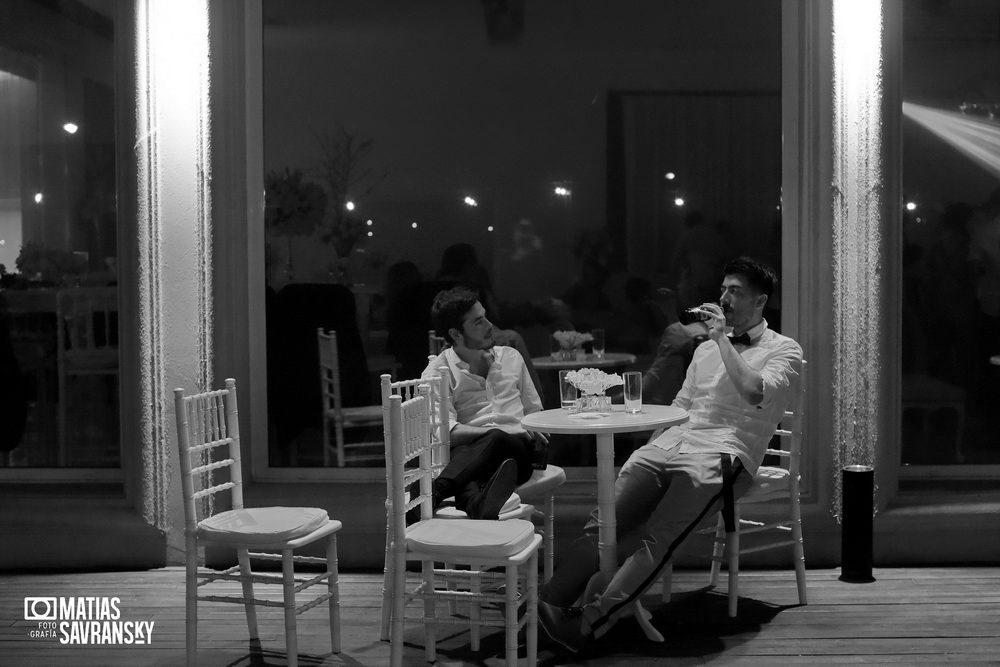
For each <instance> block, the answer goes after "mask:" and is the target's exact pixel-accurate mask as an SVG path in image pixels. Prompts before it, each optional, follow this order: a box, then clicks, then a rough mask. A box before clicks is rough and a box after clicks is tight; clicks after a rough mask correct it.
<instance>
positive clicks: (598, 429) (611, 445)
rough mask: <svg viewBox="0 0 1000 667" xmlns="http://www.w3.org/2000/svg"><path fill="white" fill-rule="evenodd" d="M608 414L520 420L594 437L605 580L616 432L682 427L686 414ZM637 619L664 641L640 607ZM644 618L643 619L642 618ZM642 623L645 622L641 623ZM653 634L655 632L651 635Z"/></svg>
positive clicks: (613, 549)
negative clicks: (649, 623) (679, 425)
mask: <svg viewBox="0 0 1000 667" xmlns="http://www.w3.org/2000/svg"><path fill="white" fill-rule="evenodd" d="M611 408H612V410H611V412H610V413H600V415H597V414H596V413H592V414H591V415H587V414H577V413H573V412H570V411H569V410H564V409H562V408H557V409H555V410H542V411H541V412H533V413H532V414H530V415H527V416H526V417H524V418H523V419H521V426H523V427H524V428H525V430H528V431H538V432H541V433H568V434H591V433H592V434H594V435H595V436H597V530H598V543H597V544H598V557H599V558H600V567H601V574H602V575H604V581H606V582H607V581H611V578H612V577H613V576H614V573H615V571H616V570H617V569H618V557H617V554H618V535H617V521H616V518H615V440H614V438H615V433H634V432H636V431H652V430H655V429H658V428H666V427H669V426H675V425H676V424H683V423H684V422H686V421H687V420H688V413H687V411H685V410H682V409H681V408H675V407H672V406H669V405H643V406H642V412H639V413H637V414H629V413H627V412H625V406H624V405H612V406H611ZM637 611H638V612H639V613H638V614H637V618H638V620H639V622H640V624H642V625H643V630H645V631H646V634H647V636H649V637H650V639H657V638H658V639H657V640H658V641H663V638H662V636H661V635H659V633H656V631H655V630H654V629H652V627H651V626H649V627H648V628H647V626H648V616H645V612H643V611H642V610H641V608H639V609H637ZM644 616H645V618H644ZM644 621H645V623H644ZM651 632H652V633H656V634H655V635H654V634H651Z"/></svg>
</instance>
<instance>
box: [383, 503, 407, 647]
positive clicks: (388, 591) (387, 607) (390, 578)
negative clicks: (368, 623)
mask: <svg viewBox="0 0 1000 667" xmlns="http://www.w3.org/2000/svg"><path fill="white" fill-rule="evenodd" d="M389 531H390V527H389V525H388V521H387V522H386V527H385V565H384V566H383V568H382V626H381V630H380V631H379V639H380V640H382V641H384V642H385V641H389V639H390V636H391V635H390V631H389V623H390V622H391V621H392V610H393V608H394V605H393V596H392V591H393V588H392V587H393V582H394V581H395V576H394V572H393V563H392V552H391V551H390V550H389V547H390V544H389V540H390V537H389ZM404 592H405V591H404Z"/></svg>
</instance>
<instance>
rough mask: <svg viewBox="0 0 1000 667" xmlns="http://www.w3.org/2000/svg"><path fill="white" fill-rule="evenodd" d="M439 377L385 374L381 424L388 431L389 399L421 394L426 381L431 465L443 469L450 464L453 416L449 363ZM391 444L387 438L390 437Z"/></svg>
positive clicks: (440, 369) (439, 371)
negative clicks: (400, 377)
mask: <svg viewBox="0 0 1000 667" xmlns="http://www.w3.org/2000/svg"><path fill="white" fill-rule="evenodd" d="M437 371H438V374H437V377H434V378H429V379H415V380H397V381H396V382H393V381H392V377H391V376H390V375H388V374H383V375H382V376H380V377H381V380H382V425H383V428H385V429H386V432H388V428H389V423H388V418H389V412H388V411H389V399H390V398H391V397H392V396H401V397H402V398H403V400H404V401H405V400H409V399H411V398H413V397H414V396H416V395H417V394H418V390H419V388H420V386H421V385H427V387H428V391H429V398H430V403H431V407H430V420H431V445H432V454H431V465H432V466H434V467H435V468H436V469H438V470H440V469H441V468H443V467H444V466H446V465H447V464H448V461H449V460H450V458H451V457H450V454H451V420H450V419H449V417H448V401H449V398H450V391H451V384H450V383H449V382H448V377H449V376H448V367H447V366H440V367H439V368H438V369H437ZM387 444H388V441H387Z"/></svg>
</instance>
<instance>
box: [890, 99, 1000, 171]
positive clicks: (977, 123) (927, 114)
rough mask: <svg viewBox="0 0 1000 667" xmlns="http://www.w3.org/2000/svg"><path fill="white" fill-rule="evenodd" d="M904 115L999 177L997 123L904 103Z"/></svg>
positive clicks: (998, 130)
mask: <svg viewBox="0 0 1000 667" xmlns="http://www.w3.org/2000/svg"><path fill="white" fill-rule="evenodd" d="M903 115H904V116H906V117H907V118H909V119H911V120H913V121H914V122H916V123H917V124H918V125H920V126H921V127H923V128H924V129H926V130H928V131H929V132H930V133H931V134H933V135H934V136H936V137H938V138H940V139H941V140H942V141H944V142H945V143H947V144H948V145H949V146H951V147H953V148H955V149H956V150H957V151H959V152H960V153H961V154H962V155H965V156H966V157H968V158H970V159H971V160H972V161H973V162H975V163H976V164H978V165H979V166H981V167H982V168H984V169H986V170H987V171H988V172H990V173H991V174H993V175H994V176H1000V124H998V123H997V122H996V121H990V120H986V119H982V118H976V117H970V116H966V115H965V114H962V113H959V112H957V111H943V110H941V109H933V108H931V107H927V106H923V105H920V104H913V103H912V102H903Z"/></svg>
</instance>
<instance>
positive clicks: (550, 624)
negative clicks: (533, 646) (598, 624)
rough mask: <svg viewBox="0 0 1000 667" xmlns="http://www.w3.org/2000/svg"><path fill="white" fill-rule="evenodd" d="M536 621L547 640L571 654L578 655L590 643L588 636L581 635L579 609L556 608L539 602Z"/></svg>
mask: <svg viewBox="0 0 1000 667" xmlns="http://www.w3.org/2000/svg"><path fill="white" fill-rule="evenodd" d="M538 621H539V623H540V624H541V626H542V629H543V630H545V634H547V635H548V636H549V639H551V640H552V641H554V642H556V643H558V644H560V645H561V646H563V647H564V648H566V649H567V650H569V651H571V652H573V653H579V652H580V649H582V648H583V647H584V646H586V645H587V643H588V642H589V641H590V636H589V635H585V634H583V629H582V625H583V609H582V608H581V607H557V606H556V605H554V604H549V603H548V602H544V601H542V600H539V601H538Z"/></svg>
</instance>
